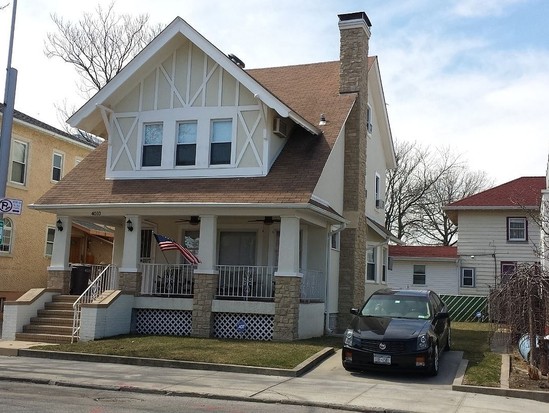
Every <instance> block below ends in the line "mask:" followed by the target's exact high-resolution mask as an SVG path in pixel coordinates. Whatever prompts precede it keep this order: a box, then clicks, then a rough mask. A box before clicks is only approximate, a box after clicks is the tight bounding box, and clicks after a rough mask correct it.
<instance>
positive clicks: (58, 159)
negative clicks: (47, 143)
mask: <svg viewBox="0 0 549 413" xmlns="http://www.w3.org/2000/svg"><path fill="white" fill-rule="evenodd" d="M62 177H63V154H61V153H57V152H54V153H53V158H52V165H51V180H52V181H56V182H57V181H60V180H61V178H62Z"/></svg>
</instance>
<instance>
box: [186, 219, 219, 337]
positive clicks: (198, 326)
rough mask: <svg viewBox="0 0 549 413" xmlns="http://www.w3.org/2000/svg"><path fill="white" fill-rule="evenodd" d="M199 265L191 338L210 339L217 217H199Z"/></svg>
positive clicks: (215, 289)
mask: <svg viewBox="0 0 549 413" xmlns="http://www.w3.org/2000/svg"><path fill="white" fill-rule="evenodd" d="M198 248H199V249H198V258H200V264H198V268H197V269H196V270H195V272H194V295H193V320H192V323H193V327H192V332H191V336H193V337H211V335H212V333H213V321H214V319H213V313H212V303H213V300H214V298H215V293H216V291H217V284H218V278H219V272H218V271H217V269H216V265H217V216H215V215H201V216H200V245H199V247H198Z"/></svg>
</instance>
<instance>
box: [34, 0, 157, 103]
mask: <svg viewBox="0 0 549 413" xmlns="http://www.w3.org/2000/svg"><path fill="white" fill-rule="evenodd" d="M114 5H115V2H114V1H113V2H112V3H111V4H110V5H109V6H108V7H107V8H106V9H103V8H102V7H101V6H100V5H98V6H97V8H96V12H95V14H90V13H84V15H83V17H82V18H81V19H80V20H79V21H77V22H71V21H66V20H64V19H63V18H62V17H60V16H58V15H57V14H54V15H52V16H51V17H52V20H53V22H54V23H55V25H56V26H57V32H55V33H48V35H47V41H46V42H45V48H44V52H45V54H46V56H47V57H49V58H51V57H56V58H60V59H62V60H63V61H65V62H67V63H70V64H72V65H74V67H75V69H76V71H77V72H78V74H79V75H80V77H81V79H82V83H81V84H80V85H79V87H80V90H81V91H82V92H83V93H84V94H85V95H86V97H89V95H90V94H91V93H92V92H96V91H98V90H99V89H101V88H102V87H103V86H105V85H106V84H107V83H109V82H110V81H111V79H112V78H113V77H114V76H116V74H117V73H119V72H120V71H121V70H122V68H123V67H124V66H125V65H126V64H127V63H128V62H129V61H130V60H131V59H133V58H134V57H135V56H136V55H137V54H138V53H139V52H140V51H141V50H142V49H143V48H144V47H145V46H146V45H147V44H148V43H149V42H150V41H151V40H152V39H153V38H154V37H155V36H156V35H157V34H158V33H159V32H160V26H156V27H151V26H150V25H149V16H148V15H139V16H137V17H132V16H131V15H129V14H121V15H118V14H116V12H115V10H114Z"/></svg>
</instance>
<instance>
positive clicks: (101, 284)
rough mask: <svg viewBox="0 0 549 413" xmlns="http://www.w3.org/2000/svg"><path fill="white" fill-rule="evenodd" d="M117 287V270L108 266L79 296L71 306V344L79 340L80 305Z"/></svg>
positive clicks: (110, 265)
mask: <svg viewBox="0 0 549 413" xmlns="http://www.w3.org/2000/svg"><path fill="white" fill-rule="evenodd" d="M117 287H118V268H117V267H116V266H115V265H113V264H109V265H107V266H106V267H105V269H104V270H103V271H101V273H99V275H98V276H97V277H96V278H95V279H94V280H93V281H92V282H91V283H90V285H88V288H86V290H85V291H84V292H83V293H82V294H80V296H79V297H78V298H77V299H76V301H75V302H74V304H73V305H72V310H73V318H72V335H71V343H74V339H75V338H80V322H81V318H80V316H81V311H82V304H87V303H91V302H93V301H94V300H95V299H96V298H97V297H99V296H100V295H101V294H102V293H103V292H104V291H106V290H114V289H116V288H117Z"/></svg>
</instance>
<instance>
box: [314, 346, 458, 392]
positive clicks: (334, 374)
mask: <svg viewBox="0 0 549 413" xmlns="http://www.w3.org/2000/svg"><path fill="white" fill-rule="evenodd" d="M462 357H463V352H461V351H448V352H444V353H442V356H441V357H440V369H439V372H438V375H437V376H435V377H427V376H424V375H422V374H420V373H418V374H415V373H410V372H398V371H392V372H387V373H384V372H363V373H355V372H352V373H351V372H348V371H347V370H345V369H344V368H343V366H342V365H341V350H339V351H337V352H336V353H335V354H334V355H333V356H331V357H330V358H328V359H326V360H325V361H324V362H323V363H322V364H320V365H319V366H317V367H316V368H315V369H314V370H312V371H310V372H308V373H307V374H305V375H304V376H303V377H307V378H316V379H332V380H346V381H360V382H362V383H369V384H377V383H399V384H413V385H423V386H429V387H432V386H440V387H441V388H444V389H451V387H452V383H453V382H454V378H455V376H456V372H457V369H458V367H459V364H460V362H461V359H462Z"/></svg>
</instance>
